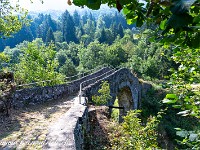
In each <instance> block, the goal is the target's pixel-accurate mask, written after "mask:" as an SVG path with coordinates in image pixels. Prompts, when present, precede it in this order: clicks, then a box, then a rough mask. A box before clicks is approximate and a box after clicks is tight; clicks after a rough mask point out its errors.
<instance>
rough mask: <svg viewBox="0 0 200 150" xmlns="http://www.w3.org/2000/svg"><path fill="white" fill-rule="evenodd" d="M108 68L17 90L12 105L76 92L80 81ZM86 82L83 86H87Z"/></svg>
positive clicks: (35, 102) (97, 74)
mask: <svg viewBox="0 0 200 150" xmlns="http://www.w3.org/2000/svg"><path fill="white" fill-rule="evenodd" d="M110 70H111V69H110V68H108V67H105V68H103V69H101V70H99V71H97V72H95V73H93V74H90V75H87V76H85V77H82V78H80V79H77V80H74V81H72V82H70V83H66V84H62V85H56V86H47V87H34V88H27V89H21V90H17V91H16V92H15V93H14V97H13V105H14V107H24V106H27V105H30V104H31V105H34V104H38V103H44V102H46V101H49V100H52V99H58V98H62V97H64V96H68V95H71V94H76V93H78V92H79V89H80V84H81V83H82V82H84V81H86V80H89V79H91V78H95V77H97V76H100V75H102V74H104V73H106V72H108V71H110ZM88 84H89V83H88ZM88 84H86V85H84V86H87V85H88Z"/></svg>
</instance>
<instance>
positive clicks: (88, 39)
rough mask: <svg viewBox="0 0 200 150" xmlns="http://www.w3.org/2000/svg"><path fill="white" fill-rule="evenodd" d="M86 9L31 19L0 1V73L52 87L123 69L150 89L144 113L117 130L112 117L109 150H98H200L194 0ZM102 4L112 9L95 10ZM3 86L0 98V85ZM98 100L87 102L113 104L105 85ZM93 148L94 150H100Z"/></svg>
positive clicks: (198, 17) (199, 12)
mask: <svg viewBox="0 0 200 150" xmlns="http://www.w3.org/2000/svg"><path fill="white" fill-rule="evenodd" d="M91 2H93V3H90V2H88V1H79V0H74V1H73V3H74V4H75V5H77V6H81V7H85V6H87V7H89V8H90V9H93V10H90V9H88V8H87V9H86V10H82V11H78V10H76V11H74V12H73V13H72V12H68V11H67V10H66V11H64V12H62V14H61V13H60V12H57V13H56V12H54V13H51V14H55V15H50V14H46V13H36V12H34V13H30V14H29V13H26V12H24V11H23V10H21V8H20V7H19V6H17V7H16V8H12V7H9V3H7V2H5V1H0V6H4V7H2V8H4V9H2V12H3V13H1V11H0V70H1V72H13V73H14V77H15V84H16V85H17V86H18V85H23V84H29V83H37V84H36V85H37V86H53V85H58V84H63V83H65V82H68V80H67V79H68V78H67V79H66V77H69V76H74V75H77V74H81V73H86V72H88V71H91V70H92V69H95V68H97V67H99V66H102V65H107V66H110V67H112V68H122V67H126V68H128V69H129V70H130V71H131V72H132V73H133V74H134V75H135V76H136V77H138V78H140V82H141V83H143V82H144V80H145V81H148V82H149V83H151V85H152V86H153V88H152V89H151V90H150V91H149V92H148V93H147V94H146V95H145V96H144V97H142V100H141V108H140V109H141V111H140V110H139V111H130V112H127V116H125V117H124V122H122V123H121V124H119V123H118V122H116V120H118V118H119V112H116V111H113V113H112V116H111V117H112V119H111V120H109V121H110V122H111V127H110V130H109V137H110V141H109V144H108V145H109V146H108V145H103V146H108V147H107V148H108V149H109V148H110V149H156V148H158V149H159V148H160V149H199V147H200V142H199V138H200V132H199V131H200V128H199V127H200V126H199V124H200V122H199V119H200V105H199V104H200V103H199V101H200V100H199V96H200V92H199V91H200V86H199V84H200V83H199V81H200V74H199V70H200V67H199V66H200V57H199V54H200V43H199V41H200V2H199V0H192V1H185V0H172V1H167V0H166V1H165V0H164V1H162V0H158V1H156V2H154V1H148V0H146V1H145V3H143V2H141V1H136V0H134V3H133V2H130V1H121V0H117V1H112V0H105V1H99V0H97V1H93V0H92V1H91ZM68 3H69V4H70V5H71V1H70V0H68ZM104 3H106V4H107V5H108V6H110V7H116V9H115V8H107V7H105V8H104V7H103V8H102V9H100V10H96V9H99V8H100V6H101V5H102V4H104ZM13 10H15V11H17V10H20V11H21V12H19V13H21V16H20V15H19V16H18V15H13V14H12V11H13ZM40 81H48V82H44V83H43V82H40ZM0 86H1V87H2V89H0V92H1V93H0V94H1V97H3V92H4V91H3V90H5V87H4V84H3V82H2V84H1V85H0ZM22 88H23V86H22ZM99 93H100V94H99V95H98V96H99V97H98V96H94V97H93V99H92V101H93V104H95V99H96V100H97V101H98V104H100V105H103V104H101V103H100V102H101V101H103V102H105V101H107V97H110V95H109V94H110V93H109V84H107V83H106V82H105V83H102V88H101V89H100V92H99ZM1 97H0V98H1ZM102 97H104V99H102V100H101V98H102ZM105 97H106V98H105ZM2 99H3V98H2ZM108 99H109V98H108ZM117 103H118V100H117V99H116V101H115V105H118V104H117ZM116 107H117V106H116ZM100 112H101V111H100ZM113 124H114V125H113ZM112 125H113V126H112ZM113 131H114V132H113ZM91 136H93V135H91ZM90 144H94V145H92V146H93V147H95V148H96V149H98V148H101V147H99V146H100V145H101V146H102V143H100V145H95V142H94V143H90ZM90 146H91V145H90ZM104 148H105V147H104Z"/></svg>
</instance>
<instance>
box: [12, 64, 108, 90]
mask: <svg viewBox="0 0 200 150" xmlns="http://www.w3.org/2000/svg"><path fill="white" fill-rule="evenodd" d="M104 67H111V66H109V65H107V64H104V65H101V66H98V67H96V68H94V69H91V70H89V71H86V72H83V73H78V74H76V75H73V76H69V77H65V79H64V82H60V83H59V82H57V84H55V83H56V79H53V80H44V81H38V82H33V83H28V84H20V85H17V86H16V88H17V90H19V89H24V88H33V87H44V86H54V85H59V84H63V83H64V84H67V83H70V82H71V81H74V80H77V79H80V78H82V77H85V76H87V75H88V74H91V73H94V72H96V71H97V70H100V69H101V68H104ZM111 68H112V67H111Z"/></svg>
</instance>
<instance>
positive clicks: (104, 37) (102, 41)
mask: <svg viewBox="0 0 200 150" xmlns="http://www.w3.org/2000/svg"><path fill="white" fill-rule="evenodd" d="M106 41H107V36H106V32H105V29H104V28H103V29H102V30H101V35H100V37H99V42H100V43H105V42H106Z"/></svg>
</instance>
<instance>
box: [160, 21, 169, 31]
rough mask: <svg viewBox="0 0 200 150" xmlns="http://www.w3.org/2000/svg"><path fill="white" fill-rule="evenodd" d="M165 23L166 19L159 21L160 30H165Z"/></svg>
mask: <svg viewBox="0 0 200 150" xmlns="http://www.w3.org/2000/svg"><path fill="white" fill-rule="evenodd" d="M166 23H167V19H165V20H163V21H161V23H160V29H161V30H165V27H166Z"/></svg>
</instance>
